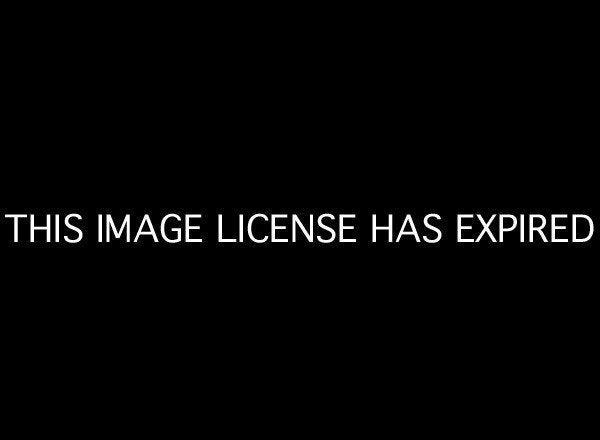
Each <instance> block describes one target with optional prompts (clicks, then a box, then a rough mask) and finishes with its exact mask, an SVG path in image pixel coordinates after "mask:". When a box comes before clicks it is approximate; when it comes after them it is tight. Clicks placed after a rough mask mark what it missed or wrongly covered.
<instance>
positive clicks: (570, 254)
mask: <svg viewBox="0 0 600 440" xmlns="http://www.w3.org/2000/svg"><path fill="white" fill-rule="evenodd" d="M52 12H57V11H52ZM153 12H157V11H153ZM163 12H164V11H163ZM247 12H248V14H250V12H252V13H253V14H252V15H248V14H246V12H240V11H239V10H237V9H236V11H228V12H227V13H225V14H224V15H223V14H221V15H216V14H215V13H214V12H207V11H204V12H195V13H193V14H190V15H188V14H186V13H184V12H183V11H181V12H178V13H175V15H173V16H171V15H170V14H169V15H167V14H166V13H165V15H164V16H163V14H162V13H161V14H159V15H160V18H156V16H155V15H152V18H151V17H150V16H147V15H146V13H141V12H140V11H137V12H136V13H133V14H125V13H124V12H122V13H119V14H115V15H114V16H112V15H111V16H110V17H107V18H102V19H100V18H99V17H100V15H97V14H100V12H97V13H96V12H95V13H94V14H92V15H85V19H83V18H82V16H78V18H77V19H75V18H74V19H66V23H63V22H62V21H57V20H50V19H48V16H46V17H45V16H44V14H43V13H41V14H40V16H36V17H35V19H34V18H33V15H36V14H33V12H32V11H30V12H28V13H27V14H26V15H25V16H23V17H24V21H19V23H18V24H16V25H15V26H14V29H10V30H8V31H7V39H6V45H5V49H6V50H5V54H4V55H3V66H4V68H3V70H4V72H3V73H4V74H5V79H4V80H3V85H4V87H3V95H4V99H3V110H4V111H3V124H2V125H3V133H4V136H3V137H4V142H3V156H4V158H3V160H2V173H1V176H2V177H1V179H2V188H3V189H2V201H1V202H2V205H1V206H2V213H3V214H4V213H5V212H31V213H67V212H79V213H82V214H86V216H90V215H93V214H94V213H96V212H105V211H107V210H110V211H113V212H124V211H131V212H151V213H153V214H155V215H158V214H160V213H163V212H169V211H175V212H179V213H186V212H190V213H202V214H204V215H205V216H206V217H208V218H211V216H214V215H215V214H216V213H217V212H222V211H229V212H237V211H240V210H243V211H246V212H252V211H256V212H288V213H292V212H294V213H319V212H325V211H327V212H334V213H335V212H356V213H359V215H361V243H360V244H359V245H348V246H342V245H338V246H331V247H326V248H324V247H320V248H318V247H291V246H285V245H283V246H275V245H273V246H268V247H262V248H252V247H244V248H233V249H232V248H218V247H216V246H214V245H210V244H207V245H206V246H199V247H175V248H165V247H158V248H154V247H152V246H138V247H126V246H124V247H116V248H115V247H111V248H102V247H98V246H95V245H94V244H93V243H88V244H83V245H81V246H76V247H63V246H54V247H53V246H39V247H35V248H31V247H27V246H23V247H20V246H10V245H9V243H8V242H7V240H5V241H4V242H3V245H2V254H3V257H5V258H3V263H2V264H3V270H2V273H3V278H4V281H3V284H4V285H5V286H6V287H5V288H4V287H3V289H2V291H3V295H2V301H3V303H4V304H3V307H2V311H3V314H4V315H5V319H3V324H4V327H5V331H4V338H3V339H4V341H5V347H6V348H5V355H6V356H5V358H6V362H5V365H7V366H8V367H9V370H10V373H9V374H8V375H7V376H6V382H7V384H8V385H9V386H10V388H11V389H13V388H14V389H15V393H14V394H11V396H14V397H11V404H10V408H11V412H12V413H13V414H15V415H20V416H23V414H31V410H32V409H34V408H35V409H38V410H40V411H39V412H40V413H41V414H45V415H46V416H47V419H45V420H47V421H46V422H45V423H50V424H52V425H57V426H63V423H67V424H70V423H72V422H73V420H74V419H77V420H78V421H83V422H88V423H86V425H87V426H88V427H89V426H99V427H107V426H109V425H111V424H112V422H113V421H123V420H128V421H131V420H133V421H134V425H136V426H139V427H147V426H150V427H152V428H155V429H158V426H157V425H160V426H163V427H165V428H166V429H167V430H168V431H171V430H174V429H176V428H179V427H181V426H183V425H184V424H183V422H184V421H191V422H192V423H193V424H203V423H205V422H204V421H205V420H207V419H208V420H210V421H212V422H216V423H217V424H218V425H220V426H221V427H222V429H225V430H229V429H239V428H242V429H251V428H255V427H256V428H262V429H265V428H270V429H273V428H274V427H275V426H276V425H278V424H279V423H281V422H283V426H284V427H285V428H286V429H287V431H290V430H291V431H295V430H298V429H307V430H308V432H314V431H312V429H313V428H312V427H313V426H315V422H317V423H318V422H323V421H328V422H330V424H329V425H330V428H329V429H332V431H331V432H336V431H337V430H340V429H344V428H350V429H357V430H358V429H359V428H363V429H365V430H366V431H365V432H372V431H373V430H375V429H383V428H384V427H386V426H387V425H388V424H389V423H391V424H392V426H395V427H396V428H398V427H403V426H408V425H404V424H403V423H404V422H401V420H406V419H408V420H410V421H412V422H413V423H416V424H418V425H420V426H422V428H423V429H426V430H430V429H440V428H441V429H454V428H460V429H465V428H467V427H469V428H471V429H473V428H474V427H475V425H477V424H478V423H481V422H483V425H484V426H485V427H486V428H487V429H488V430H490V429H491V430H497V429H507V430H509V432H510V430H511V429H512V428H511V427H512V426H514V423H515V422H522V421H525V420H528V421H532V420H533V421H534V423H532V424H531V426H532V428H533V429H540V427H548V426H552V427H554V428H558V426H557V425H559V424H560V425H561V426H564V427H566V428H568V429H572V428H573V425H572V423H573V419H572V418H571V416H572V415H573V414H576V415H577V417H578V418H579V419H580V421H581V420H582V419H584V418H585V417H586V414H587V413H588V411H589V410H588V409H586V408H587V405H586V404H585V402H586V396H589V395H590V394H591V393H592V390H593V389H595V388H594V385H593V381H592V375H591V372H592V371H593V369H594V366H595V365H596V364H595V363H594V362H592V359H593V356H592V355H593V348H594V347H593V341H594V339H595V338H596V336H597V327H598V326H597V322H596V320H595V314H596V310H597V304H596V301H595V299H594V297H593V295H594V293H595V290H597V289H596V287H595V283H594V282H593V281H595V279H594V269H595V266H596V262H597V253H596V247H597V238H595V239H594V242H593V243H589V244H587V245H560V244H559V245H552V246H544V245H542V246H523V245H521V246H518V245H515V244H508V245H506V246H486V245H482V246H460V245H458V244H456V243H455V242H454V241H455V240H454V238H455V236H454V225H453V218H454V216H455V215H456V214H457V213H460V212H477V213H487V214H490V213H512V214H518V213H530V212H531V213H545V214H549V213H585V214H588V215H592V216H593V217H594V219H595V220H596V223H597V212H598V211H597V208H596V207H595V205H596V203H595V200H596V199H595V195H594V193H593V188H594V187H595V186H596V184H595V180H596V179H595V178H594V177H595V174H594V160H593V159H592V154H593V152H592V147H593V146H594V145H596V144H597V135H596V133H595V130H594V128H595V121H596V118H597V108H596V107H595V102H596V101H597V85H596V84H595V82H594V81H593V78H595V77H597V69H596V68H595V66H594V65H593V54H594V52H593V46H592V44H591V43H592V40H591V39H589V37H590V36H589V35H588V33H591V32H592V29H591V28H589V27H588V26H587V25H586V23H584V22H583V21H582V19H581V18H580V17H575V18H569V17H567V16H566V15H565V16H563V17H561V19H560V20H559V21H556V19H553V20H550V19H548V18H543V17H541V15H540V14H538V13H536V14H532V15H527V17H526V18H525V14H524V11H521V13H520V14H516V15H514V16H513V15H511V14H509V16H506V15H504V14H501V13H500V11H496V12H494V13H487V12H483V11H481V13H480V15H477V13H476V12H475V11H469V15H467V14H466V11H445V12H440V11H427V12H425V13H420V14H416V13H414V12H412V11H404V12H397V11H395V12H393V13H392V12H385V11H380V12H376V13H374V14H371V13H369V14H367V13H366V11H353V12H354V14H352V15H347V14H346V13H344V14H338V13H332V14H328V15H327V17H326V18H325V14H324V11H321V13H318V14H308V16H307V15H306V14H303V13H301V11H295V12H293V13H285V12H283V11H281V12H280V13H277V12H275V11H272V10H270V11H269V13H268V14H266V12H265V11H262V12H260V11H255V10H253V11H247ZM305 12H306V11H305ZM446 12H453V13H454V14H455V15H446ZM69 13H70V14H73V13H74V12H73V11H70V12H69ZM75 14H76V13H75ZM278 14H280V15H278ZM470 14H474V15H470ZM69 16H70V15H69ZM101 16H102V17H104V15H101ZM184 16H185V18H184ZM357 16H358V17H357ZM257 17H260V19H259V18H257ZM63 18H65V16H63ZM428 212H438V213H440V214H441V215H443V217H444V219H445V220H446V221H447V225H448V227H447V228H445V229H444V233H445V238H444V241H443V243H441V244H440V245H438V246H420V247H417V246H413V245H411V244H410V243H407V244H406V245H401V246H393V247H377V248H376V247H374V246H371V245H369V243H368V241H369V240H368V238H369V234H368V229H367V228H366V225H368V223H364V221H365V220H368V218H369V215H370V214H371V213H380V214H387V213H395V214H405V213H413V214H423V213H428ZM363 229H366V232H365V231H363ZM3 233H5V231H3ZM4 237H6V235H4ZM54 411H56V412H58V413H61V414H63V416H62V417H54V416H52V414H53V412H54ZM36 413H37V412H36ZM65 414H67V416H65ZM172 417H174V418H172ZM92 423H93V424H92ZM578 424H579V423H578ZM49 426H50V425H49ZM202 426H204V425H202ZM202 426H198V427H200V428H201V427H202ZM134 429H138V428H134ZM287 431H282V432H287Z"/></svg>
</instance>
